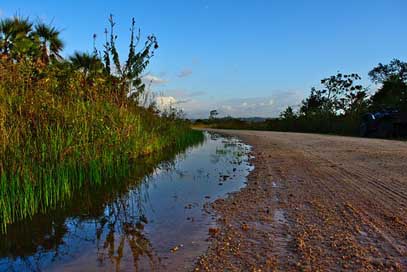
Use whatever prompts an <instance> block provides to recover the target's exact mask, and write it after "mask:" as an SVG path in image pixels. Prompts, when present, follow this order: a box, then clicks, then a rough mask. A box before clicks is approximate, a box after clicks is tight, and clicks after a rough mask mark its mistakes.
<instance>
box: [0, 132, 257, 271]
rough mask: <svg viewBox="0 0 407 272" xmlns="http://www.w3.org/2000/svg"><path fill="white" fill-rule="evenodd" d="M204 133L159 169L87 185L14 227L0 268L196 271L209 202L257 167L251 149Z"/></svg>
mask: <svg viewBox="0 0 407 272" xmlns="http://www.w3.org/2000/svg"><path fill="white" fill-rule="evenodd" d="M205 138H206V140H205V142H204V143H203V144H202V145H200V146H197V147H192V148H190V149H188V150H187V151H186V152H185V153H184V154H180V155H177V156H176V158H175V159H173V160H172V161H169V162H168V161H167V162H166V163H161V164H160V165H159V166H158V167H154V166H152V165H148V164H146V165H144V164H141V165H140V166H139V167H138V169H139V172H140V173H138V175H139V176H140V177H133V178H132V179H131V180H130V181H128V182H127V181H126V182H123V183H122V184H121V185H118V186H113V187H108V188H101V189H97V190H92V189H90V190H89V192H91V193H89V192H88V193H84V194H83V195H81V196H80V197H77V199H74V200H73V201H71V202H70V203H66V204H65V205H64V206H63V207H61V208H60V209H58V210H57V211H53V212H49V213H48V214H45V215H37V216H35V217H34V218H33V219H31V220H27V221H23V222H18V223H16V224H13V225H11V226H10V227H9V228H8V232H7V234H6V235H1V236H0V271H3V270H7V271H62V270H63V271H96V270H97V271H100V270H101V271H112V270H113V271H114V270H116V271H118V270H120V271H134V270H136V271H162V270H163V269H166V270H170V271H177V270H180V271H184V270H185V269H187V268H191V265H193V262H194V260H195V259H196V257H198V256H200V255H202V254H203V253H204V252H205V250H206V248H207V242H206V241H205V240H206V239H207V237H208V228H209V227H210V226H213V225H214V224H215V217H214V216H213V215H210V214H208V213H206V212H205V211H204V209H203V207H204V205H206V204H207V203H208V202H212V201H214V200H216V199H217V198H220V197H225V196H226V195H227V194H228V193H230V192H233V191H237V190H239V189H240V188H242V187H243V186H244V185H245V181H246V176H247V175H248V173H249V171H250V170H252V166H250V164H249V162H248V161H249V156H248V153H249V151H250V147H249V146H247V145H244V144H243V143H241V142H239V141H238V140H237V139H235V138H225V137H221V136H220V135H217V134H209V133H206V137H205ZM151 172H152V174H151ZM149 173H150V174H149ZM145 175H147V176H145Z"/></svg>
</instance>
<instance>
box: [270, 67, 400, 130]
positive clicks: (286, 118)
mask: <svg viewBox="0 0 407 272" xmlns="http://www.w3.org/2000/svg"><path fill="white" fill-rule="evenodd" d="M368 75H369V77H370V80H371V81H372V82H373V83H374V84H376V86H379V87H378V89H377V90H376V91H375V92H374V93H373V94H371V93H370V90H369V88H367V87H364V86H362V84H361V83H360V82H361V77H360V76H359V75H358V74H354V73H353V74H342V73H337V74H336V75H333V76H330V77H328V78H324V79H322V80H321V88H315V87H314V88H312V89H311V92H310V94H309V96H308V97H307V98H305V99H304V100H302V102H301V104H300V105H299V107H298V109H297V110H294V109H293V107H291V106H289V107H287V108H286V109H285V110H284V111H283V112H282V113H281V114H280V117H279V118H278V120H275V121H274V122H272V121H270V122H269V123H270V128H272V129H278V130H289V131H305V132H325V133H340V134H357V133H358V128H359V124H360V122H361V118H362V117H363V115H364V114H365V113H368V112H377V111H384V110H389V109H393V110H399V111H403V112H405V111H407V63H406V62H403V61H400V60H398V59H394V60H392V61H391V62H390V63H388V64H382V63H379V64H378V65H377V66H376V67H374V68H373V69H372V70H371V71H370V72H369V73H368Z"/></svg>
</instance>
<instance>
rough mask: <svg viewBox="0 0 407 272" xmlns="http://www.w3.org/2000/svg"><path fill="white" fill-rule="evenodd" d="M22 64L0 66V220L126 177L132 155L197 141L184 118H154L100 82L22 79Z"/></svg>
mask: <svg viewBox="0 0 407 272" xmlns="http://www.w3.org/2000/svg"><path fill="white" fill-rule="evenodd" d="M19 69H27V66H25V65H15V64H10V65H8V66H7V65H4V64H3V65H0V74H1V80H0V136H1V142H0V147H1V152H0V170H1V179H0V195H1V197H0V222H2V227H3V228H4V227H5V226H6V225H7V224H10V223H12V222H14V221H16V220H19V219H23V218H26V217H30V216H32V215H34V214H35V213H38V212H46V211H47V210H48V209H50V208H55V207H56V206H57V205H58V203H60V202H61V201H64V200H65V199H67V198H71V197H72V194H73V192H75V191H77V190H80V189H81V188H82V187H83V186H85V185H86V184H88V185H92V184H95V185H97V184H100V183H102V182H103V180H104V179H106V178H110V177H113V176H119V177H120V176H125V175H126V173H127V170H128V168H129V162H130V161H131V160H132V159H135V158H139V157H141V156H147V155H149V154H151V153H155V152H160V151H162V150H164V149H165V148H167V147H171V148H178V147H179V148H181V147H184V146H186V145H188V144H191V143H193V142H195V141H197V140H200V139H201V138H202V137H203V136H202V134H201V133H200V132H197V131H193V130H191V129H190V128H189V126H188V125H187V124H186V123H185V122H184V121H182V120H178V119H177V118H174V117H168V116H167V117H165V116H164V117H159V116H158V115H156V114H155V113H154V112H152V111H149V110H148V109H145V108H142V107H139V106H137V105H136V104H135V103H132V102H129V101H127V100H126V99H121V100H120V101H116V97H115V96H114V95H109V92H106V93H105V92H104V90H103V85H101V86H98V85H97V84H96V85H94V86H92V87H91V86H87V88H86V90H84V89H83V88H82V86H81V84H78V82H80V81H78V80H79V79H78V78H75V77H73V78H71V79H69V80H68V82H66V84H68V86H66V87H67V88H69V92H66V93H59V92H60V89H59V88H58V87H57V85H55V84H58V83H59V81H53V80H49V78H48V77H47V78H45V79H44V80H39V81H37V82H35V83H33V82H32V83H29V84H28V85H27V83H26V82H25V80H26V79H27V78H25V77H24V76H22V75H23V71H21V70H19Z"/></svg>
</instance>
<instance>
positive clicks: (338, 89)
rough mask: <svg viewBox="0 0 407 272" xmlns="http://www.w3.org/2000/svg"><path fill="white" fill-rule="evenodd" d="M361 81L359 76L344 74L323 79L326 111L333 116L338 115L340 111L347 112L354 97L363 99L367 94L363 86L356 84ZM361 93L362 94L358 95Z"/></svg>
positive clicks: (322, 92) (322, 91)
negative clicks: (364, 94)
mask: <svg viewBox="0 0 407 272" xmlns="http://www.w3.org/2000/svg"><path fill="white" fill-rule="evenodd" d="M359 80H361V77H360V76H359V75H358V74H342V73H338V74H336V75H334V76H330V77H328V78H325V79H322V80H321V84H322V85H323V89H322V90H321V94H322V95H323V96H324V98H325V103H324V110H325V111H326V112H330V113H333V114H337V113H338V111H342V113H343V112H346V109H347V108H349V104H350V100H351V99H352V97H354V96H356V97H363V93H365V90H363V86H362V85H360V84H356V82H357V81H359ZM359 92H360V94H357V93H359Z"/></svg>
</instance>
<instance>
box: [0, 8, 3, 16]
mask: <svg viewBox="0 0 407 272" xmlns="http://www.w3.org/2000/svg"><path fill="white" fill-rule="evenodd" d="M3 14H4V11H3V10H2V9H0V17H3Z"/></svg>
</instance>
